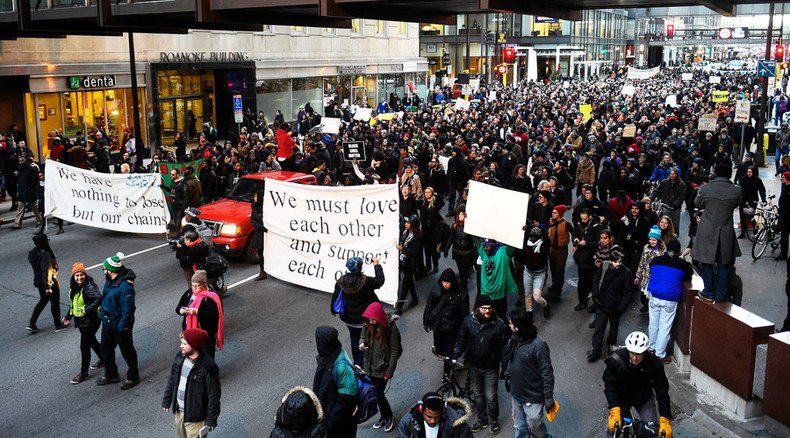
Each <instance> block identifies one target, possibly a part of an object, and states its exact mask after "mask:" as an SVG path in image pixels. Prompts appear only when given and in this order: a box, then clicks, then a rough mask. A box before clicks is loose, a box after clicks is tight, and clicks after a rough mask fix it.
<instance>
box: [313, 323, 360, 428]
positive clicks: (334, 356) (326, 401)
mask: <svg viewBox="0 0 790 438" xmlns="http://www.w3.org/2000/svg"><path fill="white" fill-rule="evenodd" d="M332 330H334V339H335V342H336V341H337V330H335V329H332ZM318 337H319V336H318V334H317V336H316V338H317V339H316V344H317V347H318V351H319V355H318V357H317V358H316V362H317V368H316V372H315V376H314V377H313V391H314V392H315V394H316V396H317V397H318V400H319V401H320V402H321V406H322V407H323V408H324V412H325V418H324V426H325V428H326V431H327V437H332V438H335V437H337V438H353V437H354V436H356V434H355V431H356V422H357V419H356V413H355V411H356V409H357V402H358V400H359V389H358V388H357V380H356V377H355V375H354V369H353V368H352V366H351V359H349V357H348V354H346V352H345V351H343V350H342V347H341V345H340V343H339V342H338V343H337V344H336V345H331V344H329V343H327V342H325V338H324V336H321V338H322V339H321V340H319V339H318Z"/></svg>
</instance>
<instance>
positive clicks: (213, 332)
mask: <svg viewBox="0 0 790 438" xmlns="http://www.w3.org/2000/svg"><path fill="white" fill-rule="evenodd" d="M191 302H192V290H187V291H186V292H184V293H183V294H182V295H181V298H180V299H179V300H178V305H177V306H176V315H178V316H183V321H181V330H186V329H187V316H186V315H181V312H179V310H181V308H182V307H189V303H191ZM197 320H198V325H199V326H200V328H202V329H203V330H205V331H206V332H207V333H208V338H209V340H208V342H216V339H217V330H218V329H219V309H217V303H215V302H214V300H212V299H211V298H208V297H206V298H203V300H202V302H201V303H200V307H198V314H197Z"/></svg>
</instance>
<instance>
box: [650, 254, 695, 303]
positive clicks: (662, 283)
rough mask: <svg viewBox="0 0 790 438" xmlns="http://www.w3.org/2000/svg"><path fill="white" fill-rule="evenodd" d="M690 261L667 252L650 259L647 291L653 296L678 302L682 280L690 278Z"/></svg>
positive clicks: (681, 290) (691, 272)
mask: <svg viewBox="0 0 790 438" xmlns="http://www.w3.org/2000/svg"><path fill="white" fill-rule="evenodd" d="M692 274H693V271H692V269H691V263H689V262H687V261H685V260H683V259H681V258H680V257H675V256H672V255H669V254H664V255H660V256H658V257H654V258H653V260H651V261H650V280H649V281H648V283H647V291H648V292H650V295H652V296H653V297H655V298H658V299H660V300H665V301H674V302H678V301H679V300H680V295H681V294H682V293H683V282H684V281H687V280H691V275H692Z"/></svg>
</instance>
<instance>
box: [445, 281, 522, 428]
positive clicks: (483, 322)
mask: <svg viewBox="0 0 790 438" xmlns="http://www.w3.org/2000/svg"><path fill="white" fill-rule="evenodd" d="M477 306H478V307H477V309H475V310H474V311H473V312H472V313H470V314H469V315H467V317H466V318H465V319H464V322H463V324H461V330H460V331H459V332H458V340H457V341H456V342H455V348H454V349H453V354H452V356H450V357H451V358H452V359H453V360H457V359H458V358H459V357H461V355H464V356H465V362H466V363H467V364H468V365H469V372H470V373H471V377H472V389H473V391H474V397H475V409H476V410H477V422H475V424H473V425H472V431H473V432H475V433H477V432H479V431H481V430H483V429H485V428H488V427H489V426H490V427H491V433H498V432H499V429H500V427H499V397H498V395H497V387H498V386H499V381H498V379H499V366H500V364H501V362H502V357H503V356H504V354H505V353H506V349H507V340H508V337H509V336H508V333H507V329H506V328H505V323H504V322H503V321H502V320H501V319H500V318H499V316H498V315H497V314H496V310H494V306H493V304H492V301H491V298H490V297H489V296H488V295H480V297H479V298H478V299H477Z"/></svg>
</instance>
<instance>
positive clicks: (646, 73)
mask: <svg viewBox="0 0 790 438" xmlns="http://www.w3.org/2000/svg"><path fill="white" fill-rule="evenodd" d="M660 71H661V68H660V67H653V68H648V69H642V70H640V69H637V68H634V67H630V68H629V69H628V79H649V78H652V77H653V76H655V75H657V74H658V73H659V72H660Z"/></svg>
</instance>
